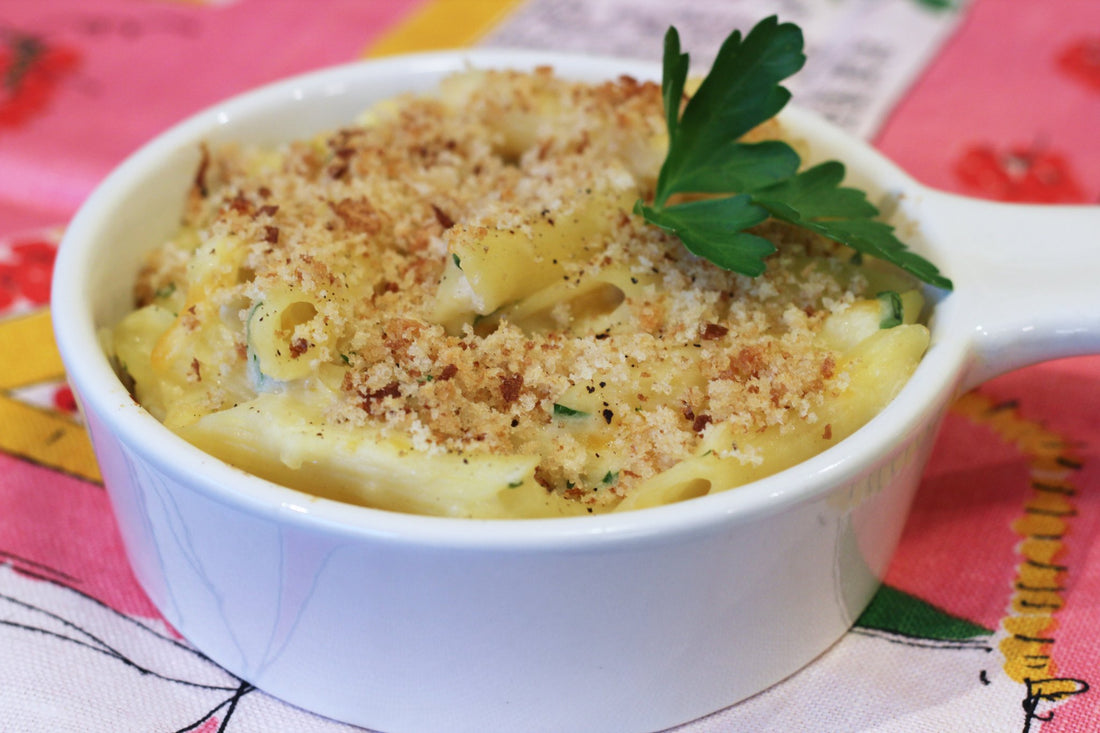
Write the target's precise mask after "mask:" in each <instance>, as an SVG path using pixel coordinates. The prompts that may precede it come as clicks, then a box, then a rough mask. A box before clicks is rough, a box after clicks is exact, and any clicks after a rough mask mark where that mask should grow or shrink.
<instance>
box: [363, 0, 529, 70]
mask: <svg viewBox="0 0 1100 733" xmlns="http://www.w3.org/2000/svg"><path fill="white" fill-rule="evenodd" d="M520 2H521V0H430V2H426V3H424V5H422V6H421V7H420V8H418V9H417V10H416V11H414V12H413V13H412V15H410V16H409V17H408V18H407V19H405V20H404V21H402V22H401V23H399V24H397V26H395V27H394V28H393V29H392V30H390V31H389V32H387V33H385V34H383V35H382V36H380V37H379V38H378V39H377V40H376V41H374V43H372V44H371V45H369V46H367V48H366V49H364V51H363V56H367V57H377V56H389V55H391V54H396V53H410V52H413V51H435V50H438V49H444V48H457V47H461V46H471V45H473V44H475V43H477V42H478V41H479V40H481V38H482V37H483V36H484V35H485V34H486V33H488V32H489V31H490V30H492V29H493V28H494V27H495V26H496V25H497V24H499V23H500V21H501V20H503V19H504V18H505V17H506V16H507V15H508V14H509V13H510V12H511V11H512V10H513V8H515V7H516V6H517V5H519V4H520Z"/></svg>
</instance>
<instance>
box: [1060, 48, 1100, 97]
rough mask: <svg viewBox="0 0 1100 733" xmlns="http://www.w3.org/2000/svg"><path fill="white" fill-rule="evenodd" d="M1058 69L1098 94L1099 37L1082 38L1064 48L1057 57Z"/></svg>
mask: <svg viewBox="0 0 1100 733" xmlns="http://www.w3.org/2000/svg"><path fill="white" fill-rule="evenodd" d="M1058 67H1059V68H1060V69H1061V70H1062V71H1063V72H1065V73H1066V74H1068V75H1069V76H1071V77H1072V78H1074V79H1076V80H1077V81H1079V82H1084V84H1085V85H1086V86H1089V87H1091V88H1092V90H1093V91H1095V92H1100V36H1094V37H1092V38H1082V39H1080V40H1079V41H1077V42H1075V43H1072V44H1070V45H1069V46H1066V48H1065V50H1063V51H1062V53H1061V55H1060V56H1059V57H1058Z"/></svg>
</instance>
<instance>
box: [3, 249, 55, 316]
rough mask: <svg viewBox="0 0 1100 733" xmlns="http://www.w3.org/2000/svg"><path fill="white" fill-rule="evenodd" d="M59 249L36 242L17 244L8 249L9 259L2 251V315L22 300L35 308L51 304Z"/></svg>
mask: <svg viewBox="0 0 1100 733" xmlns="http://www.w3.org/2000/svg"><path fill="white" fill-rule="evenodd" d="M56 254H57V248H56V247H55V246H54V245H53V244H52V243H50V242H47V241H43V240H32V241H27V242H16V243H15V244H12V245H11V246H10V247H8V252H7V256H5V255H4V253H3V251H2V250H0V258H3V259H0V311H2V310H5V309H7V308H8V307H9V306H11V305H12V304H13V303H15V301H16V300H18V299H19V297H20V296H22V297H23V298H26V299H27V300H29V301H30V302H31V303H34V304H35V305H46V304H47V303H49V302H50V278H51V277H52V276H53V261H54V257H55V256H56Z"/></svg>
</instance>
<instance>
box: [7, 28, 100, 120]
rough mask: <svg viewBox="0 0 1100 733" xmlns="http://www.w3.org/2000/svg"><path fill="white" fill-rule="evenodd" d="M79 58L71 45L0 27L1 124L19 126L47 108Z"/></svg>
mask: <svg viewBox="0 0 1100 733" xmlns="http://www.w3.org/2000/svg"><path fill="white" fill-rule="evenodd" d="M79 61H80V54H78V53H77V51H76V50H75V49H73V48H70V47H68V46H63V45H48V44H46V43H45V42H44V41H43V40H42V39H40V38H37V37H35V36H31V35H27V34H24V33H18V32H12V31H3V30H0V128H3V127H18V126H20V125H22V124H24V123H25V122H26V121H27V120H29V119H30V118H32V117H33V116H35V115H36V114H40V113H41V112H42V111H43V110H45V108H46V107H47V105H48V104H49V102H50V100H51V99H52V98H53V95H54V93H55V90H56V88H57V85H58V83H59V82H60V81H61V80H62V79H64V78H65V76H67V75H68V74H70V73H72V71H73V70H74V69H76V67H77V64H78V63H79Z"/></svg>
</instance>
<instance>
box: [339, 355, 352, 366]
mask: <svg viewBox="0 0 1100 733" xmlns="http://www.w3.org/2000/svg"><path fill="white" fill-rule="evenodd" d="M340 360H341V361H342V362H344V363H345V364H351V359H349V358H348V355H347V354H340Z"/></svg>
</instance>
